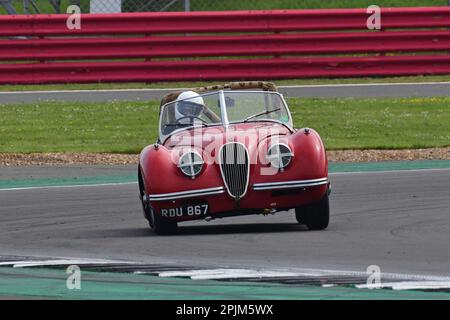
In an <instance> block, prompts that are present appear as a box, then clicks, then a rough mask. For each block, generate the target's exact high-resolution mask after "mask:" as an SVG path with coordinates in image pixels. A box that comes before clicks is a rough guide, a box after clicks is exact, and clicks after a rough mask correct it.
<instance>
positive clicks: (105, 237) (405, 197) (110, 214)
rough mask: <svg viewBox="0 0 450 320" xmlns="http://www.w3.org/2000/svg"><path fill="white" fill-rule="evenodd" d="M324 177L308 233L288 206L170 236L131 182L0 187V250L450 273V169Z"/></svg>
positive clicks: (179, 262) (185, 227)
mask: <svg viewBox="0 0 450 320" xmlns="http://www.w3.org/2000/svg"><path fill="white" fill-rule="evenodd" d="M24 171H25V172H26V170H24ZM331 181H332V187H333V192H332V195H331V208H332V218H331V225H330V227H329V228H328V229H327V230H326V231H314V232H312V231H307V230H306V228H305V227H303V226H300V225H297V224H296V221H295V218H294V216H293V214H292V212H291V213H278V214H276V215H273V216H267V217H263V216H246V217H236V218H228V219H223V220H215V221H212V222H209V223H207V222H194V223H187V224H182V225H181V228H180V232H179V234H177V235H172V236H156V235H154V234H153V233H152V232H151V231H150V229H149V228H148V227H147V224H146V221H145V220H144V218H143V216H142V213H141V208H140V205H139V203H138V198H137V185H136V184H134V183H131V184H120V185H106V186H95V185H92V186H79V187H55V188H38V189H26V190H23V189H22V190H0V204H1V206H0V210H1V214H0V252H1V254H3V255H18V256H52V257H82V258H104V259H118V260H127V261H136V262H145V263H151V264H155V263H160V264H177V265H190V266H193V265H194V266H230V267H238V266H243V267H253V268H264V267H286V268H320V269H330V270H333V269H334V270H354V271H362V272H364V271H365V270H366V268H367V266H369V265H378V266H380V267H381V270H382V271H383V272H396V273H403V274H421V275H443V276H449V275H450V250H449V247H448V245H449V243H450V188H449V184H450V183H449V181H450V169H440V170H421V171H418V170H417V171H416V170H410V171H391V172H366V173H335V174H332V175H331Z"/></svg>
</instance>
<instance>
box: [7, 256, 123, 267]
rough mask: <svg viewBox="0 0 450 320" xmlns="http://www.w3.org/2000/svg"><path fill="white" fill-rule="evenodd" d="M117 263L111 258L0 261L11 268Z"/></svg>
mask: <svg viewBox="0 0 450 320" xmlns="http://www.w3.org/2000/svg"><path fill="white" fill-rule="evenodd" d="M111 263H118V261H113V260H99V259H76V258H75V259H52V260H19V261H6V262H0V266H12V267H13V268H27V267H40V266H55V265H73V264H75V265H86V264H111Z"/></svg>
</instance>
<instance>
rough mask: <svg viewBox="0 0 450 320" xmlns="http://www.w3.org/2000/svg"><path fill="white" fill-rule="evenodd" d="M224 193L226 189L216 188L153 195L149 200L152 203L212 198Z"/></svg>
mask: <svg viewBox="0 0 450 320" xmlns="http://www.w3.org/2000/svg"><path fill="white" fill-rule="evenodd" d="M224 192H225V188H224V187H215V188H207V189H197V190H188V191H180V192H172V193H159V194H152V195H150V196H149V198H150V201H168V200H176V199H185V198H194V197H201V196H210V195H215V194H221V193H224Z"/></svg>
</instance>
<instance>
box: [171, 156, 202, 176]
mask: <svg viewBox="0 0 450 320" xmlns="http://www.w3.org/2000/svg"><path fill="white" fill-rule="evenodd" d="M191 153H194V154H196V155H197V156H198V157H199V158H200V159H201V161H202V162H201V165H202V167H201V168H200V171H199V172H197V173H194V174H192V175H191V174H187V173H186V172H184V171H183V169H182V166H181V160H182V159H183V158H184V156H185V155H187V154H191ZM199 164H200V162H191V163H190V165H189V166H190V167H191V170H192V171H194V165H199ZM204 165H205V161H204V160H203V157H202V156H201V154H200V153H198V152H197V151H195V150H189V151H187V152H185V153H183V155H182V156H181V157H180V159H178V165H177V166H178V168H179V169H180V171H181V172H182V173H183V174H184V175H185V176H187V177H189V178H195V177H196V176H198V175H199V174H200V172H202V170H203V166H204Z"/></svg>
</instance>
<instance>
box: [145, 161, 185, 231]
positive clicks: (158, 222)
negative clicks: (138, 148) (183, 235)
mask: <svg viewBox="0 0 450 320" xmlns="http://www.w3.org/2000/svg"><path fill="white" fill-rule="evenodd" d="M138 182H139V199H140V201H141V204H142V209H143V210H144V217H145V219H147V221H148V224H149V226H150V228H151V229H152V230H153V231H154V232H155V233H156V234H171V233H175V232H176V230H177V227H178V225H177V222H176V221H169V220H165V219H164V218H162V217H160V216H159V215H157V214H155V212H154V210H153V208H152V206H151V205H150V203H149V202H148V201H144V195H145V188H144V179H143V178H142V173H141V167H140V166H139V168H138Z"/></svg>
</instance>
